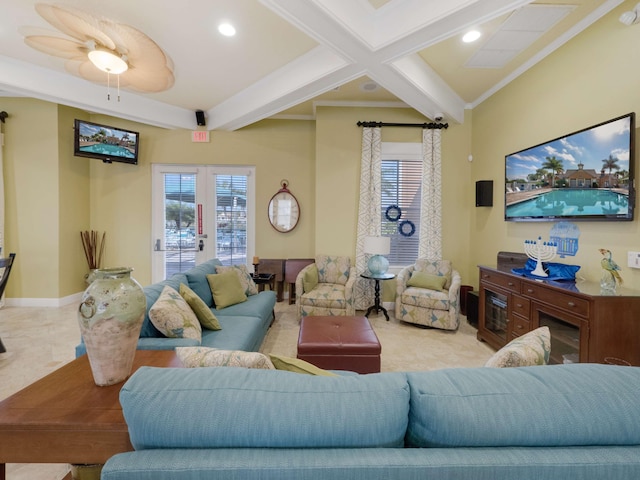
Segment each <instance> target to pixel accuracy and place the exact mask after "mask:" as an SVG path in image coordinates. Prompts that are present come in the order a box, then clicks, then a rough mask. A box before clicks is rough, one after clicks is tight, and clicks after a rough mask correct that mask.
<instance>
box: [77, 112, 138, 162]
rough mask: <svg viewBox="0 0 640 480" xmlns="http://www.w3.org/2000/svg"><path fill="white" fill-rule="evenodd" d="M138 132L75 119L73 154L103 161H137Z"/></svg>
mask: <svg viewBox="0 0 640 480" xmlns="http://www.w3.org/2000/svg"><path fill="white" fill-rule="evenodd" d="M138 137H139V134H138V132H133V131H131V130H125V129H122V128H116V127H110V126H108V125H100V124H98V123H92V122H87V121H84V120H75V135H74V155H76V156H78V157H89V158H97V159H99V160H102V161H103V162H105V163H111V162H123V163H131V164H134V165H135V164H137V163H138Z"/></svg>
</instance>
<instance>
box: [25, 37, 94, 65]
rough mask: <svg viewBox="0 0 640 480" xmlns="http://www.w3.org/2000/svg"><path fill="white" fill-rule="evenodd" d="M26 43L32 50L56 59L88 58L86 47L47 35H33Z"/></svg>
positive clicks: (27, 38) (73, 41) (26, 39)
mask: <svg viewBox="0 0 640 480" xmlns="http://www.w3.org/2000/svg"><path fill="white" fill-rule="evenodd" d="M24 42H25V43H26V44H27V45H29V46H30V47H31V48H35V49H36V50H39V51H41V52H43V53H46V54H48V55H54V56H56V57H61V58H68V59H71V58H79V57H84V58H86V57H87V48H86V46H85V45H84V44H82V43H79V42H77V41H75V40H67V39H64V38H60V37H51V36H45V35H31V36H29V37H26V38H25V39H24Z"/></svg>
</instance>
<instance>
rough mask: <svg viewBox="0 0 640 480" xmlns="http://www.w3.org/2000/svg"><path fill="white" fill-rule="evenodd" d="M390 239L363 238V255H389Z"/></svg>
mask: <svg viewBox="0 0 640 480" xmlns="http://www.w3.org/2000/svg"><path fill="white" fill-rule="evenodd" d="M390 251H391V239H390V238H389V237H364V253H369V254H372V255H389V252H390Z"/></svg>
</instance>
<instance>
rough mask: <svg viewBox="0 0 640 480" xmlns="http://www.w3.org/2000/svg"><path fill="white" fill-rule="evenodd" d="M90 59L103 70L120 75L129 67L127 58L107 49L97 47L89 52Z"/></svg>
mask: <svg viewBox="0 0 640 480" xmlns="http://www.w3.org/2000/svg"><path fill="white" fill-rule="evenodd" d="M88 56H89V60H91V63H93V64H94V65H95V66H96V68H98V69H100V70H102V71H103V72H107V73H112V74H114V75H120V74H121V73H124V72H126V71H127V70H128V69H129V65H128V64H127V62H126V60H125V59H124V58H123V57H121V56H120V55H117V54H116V53H113V52H111V51H109V50H107V49H102V48H95V49H93V50H90V51H89V53H88Z"/></svg>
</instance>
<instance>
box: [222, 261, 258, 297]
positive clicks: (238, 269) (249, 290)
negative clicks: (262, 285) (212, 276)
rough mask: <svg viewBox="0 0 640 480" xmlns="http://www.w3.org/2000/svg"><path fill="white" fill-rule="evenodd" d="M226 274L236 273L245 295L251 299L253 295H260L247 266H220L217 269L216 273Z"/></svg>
mask: <svg viewBox="0 0 640 480" xmlns="http://www.w3.org/2000/svg"><path fill="white" fill-rule="evenodd" d="M224 272H235V273H236V275H238V280H240V285H242V288H243V289H244V294H245V295H246V296H247V297H249V296H251V295H257V294H258V287H257V286H256V282H254V281H253V278H251V274H250V273H249V270H247V266H246V265H232V266H230V267H224V266H222V265H218V266H217V267H216V273H224Z"/></svg>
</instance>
